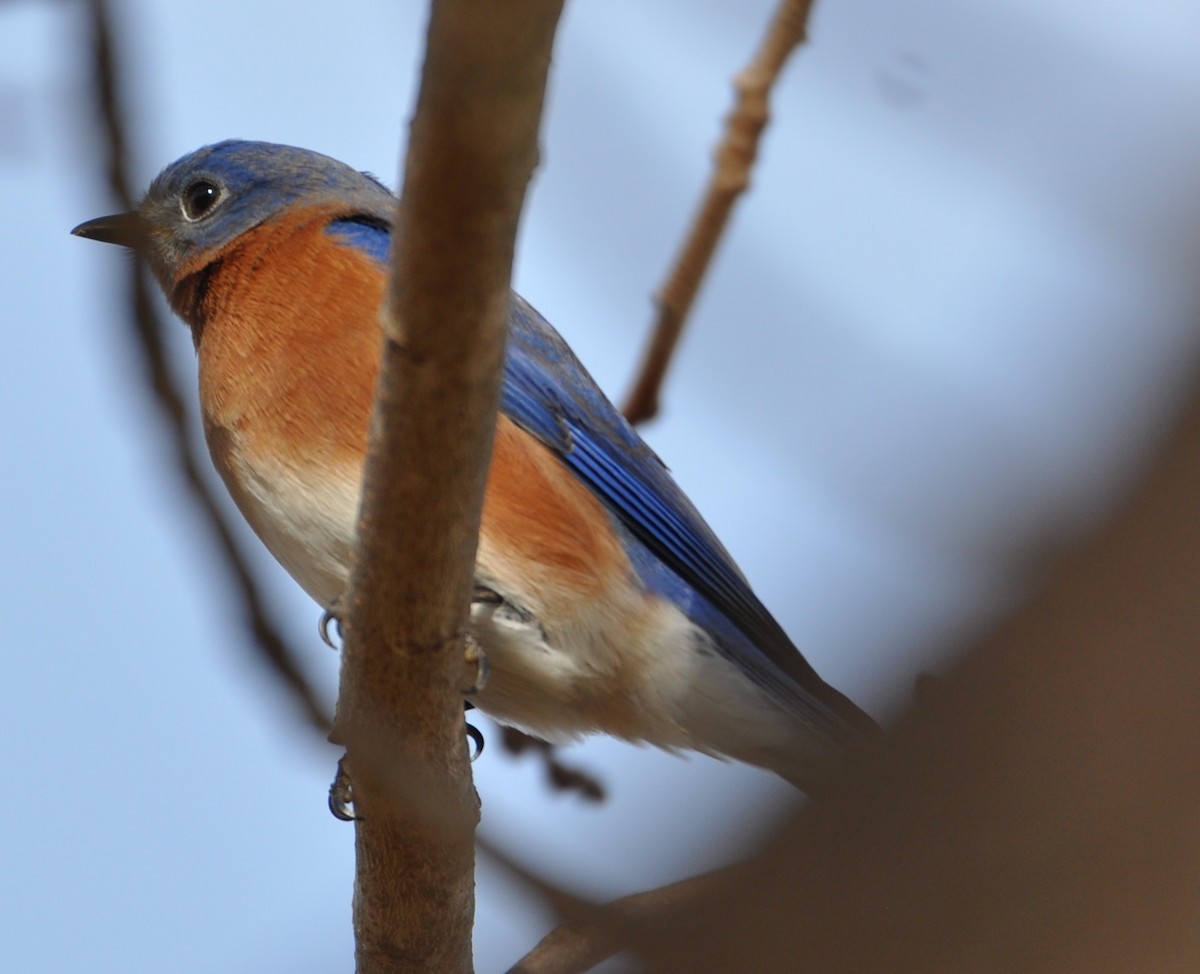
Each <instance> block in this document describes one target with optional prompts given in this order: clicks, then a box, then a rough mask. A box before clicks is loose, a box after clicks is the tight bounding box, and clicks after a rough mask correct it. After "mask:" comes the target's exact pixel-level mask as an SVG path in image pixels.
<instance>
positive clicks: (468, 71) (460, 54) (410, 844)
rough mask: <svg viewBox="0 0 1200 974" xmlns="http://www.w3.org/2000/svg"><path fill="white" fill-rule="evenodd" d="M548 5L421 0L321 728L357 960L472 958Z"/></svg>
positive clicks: (443, 965) (466, 966) (550, 28)
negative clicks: (513, 390) (488, 634)
mask: <svg viewBox="0 0 1200 974" xmlns="http://www.w3.org/2000/svg"><path fill="white" fill-rule="evenodd" d="M561 6H562V0H519V2H518V0H435V2H434V3H433V8H432V15H431V19H430V25H429V33H428V39H427V47H426V56H425V64H424V69H423V74H422V80H421V91H420V96H419V98H418V103H417V109H416V113H415V115H414V118H413V123H412V130H411V135H410V139H409V148H408V157H407V160H406V164H405V168H404V189H403V193H402V196H401V201H400V205H399V209H398V216H397V223H396V232H395V236H394V240H393V247H392V261H393V267H392V275H391V280H390V287H389V292H388V298H387V302H388V303H387V308H386V309H385V312H384V314H383V316H382V318H383V320H382V325H383V338H384V340H383V348H382V354H381V360H380V373H379V380H378V385H377V388H376V403H375V410H374V415H373V417H372V423H371V434H370V443H369V451H368V454H369V455H368V459H367V463H366V467H365V469H364V485H363V499H362V509H361V514H360V519H359V525H358V544H357V549H356V552H355V562H354V568H353V571H352V573H351V579H350V586H349V598H348V601H347V608H348V613H347V617H346V627H345V642H344V646H343V652H342V674H341V684H340V690H339V696H338V707H337V720H336V734H337V737H338V739H339V740H340V741H342V742H343V743H345V744H346V747H347V757H346V769H347V771H348V774H349V778H350V782H351V785H352V788H353V797H354V808H355V812H356V815H358V816H359V818H358V819H357V822H356V848H357V857H358V872H357V882H356V888H355V896H354V929H355V939H356V945H357V951H356V955H357V965H358V966H357V970H358V971H359V974H381V972H388V974H392V972H402V971H403V972H416V971H439V972H465V971H470V970H471V967H472V963H471V928H472V921H473V917H474V828H475V824H476V821H477V819H478V800H477V798H476V796H475V793H474V789H473V788H472V786H471V774H470V765H469V763H468V758H467V748H466V744H465V735H464V732H463V718H462V698H461V696H460V693H459V691H460V689H461V685H462V675H463V651H464V645H463V640H462V633H463V631H464V628H465V624H466V618H467V606H468V600H469V598H470V593H471V588H472V579H473V574H474V564H475V548H476V543H477V536H478V531H479V521H480V511H481V508H482V502H483V491H484V484H485V481H486V476H487V467H488V460H489V456H490V452H491V441H492V434H493V432H494V429H495V424H496V409H497V404H498V400H499V391H500V375H501V368H502V365H503V359H504V344H505V337H506V333H507V320H508V312H509V306H510V290H509V287H510V285H509V279H510V276H511V270H512V256H513V246H514V240H515V237H516V230H517V223H518V219H519V216H520V211H521V206H522V203H523V201H524V195H525V189H526V186H527V183H528V181H529V178H530V175H531V174H532V171H533V167H534V164H535V162H536V159H537V133H538V127H539V123H540V118H541V109H542V103H543V99H544V92H545V83H546V77H547V73H548V70H549V62H550V49H551V45H552V42H553V38H554V32H555V28H556V25H557V21H558V16H559V13H560V12H561Z"/></svg>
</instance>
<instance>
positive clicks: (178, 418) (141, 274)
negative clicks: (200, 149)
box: [87, 0, 330, 734]
mask: <svg viewBox="0 0 1200 974" xmlns="http://www.w3.org/2000/svg"><path fill="white" fill-rule="evenodd" d="M87 9H88V14H89V19H90V31H89V38H90V41H91V60H92V74H93V79H94V84H93V85H92V89H91V91H92V95H93V97H94V98H95V111H96V115H97V117H98V119H99V120H100V123H101V127H102V131H103V135H104V149H105V171H106V176H107V180H108V185H109V188H110V189H111V190H112V193H113V195H114V196H115V197H116V199H117V200H118V201H119V202H120V204H121V207H122V208H123V209H125V210H132V209H133V208H134V207H135V206H136V205H137V200H136V198H135V196H134V193H133V189H132V182H131V180H130V178H129V168H130V167H129V152H128V149H127V145H126V138H125V133H126V131H127V129H128V124H127V121H126V120H127V119H128V118H129V117H130V112H129V111H128V109H127V108H126V106H125V105H124V104H123V103H122V88H123V85H122V79H123V77H124V72H123V70H122V68H121V58H120V55H119V51H118V48H117V43H116V39H115V37H114V33H113V29H112V17H111V15H110V14H109V10H108V3H107V2H106V0H90V2H89V3H88V5H87ZM128 267H129V276H128V279H127V282H126V287H127V289H128V292H129V305H130V308H131V309H132V313H131V314H130V315H129V318H128V321H129V322H130V324H131V325H132V326H133V328H132V333H131V336H130V337H131V341H132V344H133V346H134V348H135V349H136V350H137V352H138V354H140V356H141V360H142V377H143V379H144V380H145V384H146V387H147V389H148V391H149V392H150V394H151V398H152V400H153V402H154V404H155V406H156V407H157V408H158V414H159V416H160V417H161V418H162V420H163V421H164V422H165V423H166V425H167V428H168V430H169V431H170V435H171V440H172V442H173V443H174V445H175V461H176V464H177V466H178V469H179V472H180V474H181V475H182V477H183V483H184V484H185V485H186V486H187V488H188V492H189V496H190V497H191V499H192V501H193V502H194V503H195V504H196V507H197V508H198V509H199V511H200V513H201V515H202V517H203V519H204V521H205V523H206V524H207V525H208V527H209V529H210V531H211V533H212V536H213V537H214V538H215V539H216V542H217V548H218V551H219V552H220V554H221V557H222V559H223V560H224V563H225V569H226V570H225V571H224V572H222V575H224V576H225V577H227V578H230V579H232V580H233V581H234V584H235V589H236V594H237V596H238V598H239V599H240V600H241V604H242V617H243V619H244V621H245V624H246V628H247V630H248V631H249V634H250V643H251V645H252V646H254V647H255V648H256V649H257V651H258V656H259V658H260V659H261V660H262V661H263V662H264V663H265V664H266V665H267V667H268V669H269V670H270V671H272V672H273V673H274V674H275V675H276V676H277V677H278V678H279V681H280V682H281V683H282V684H283V685H284V686H285V687H286V688H287V689H288V691H289V692H290V693H291V695H292V697H293V698H294V700H295V702H296V704H297V706H298V707H299V709H300V711H301V712H302V713H303V714H304V716H305V717H306V718H307V720H308V722H309V723H310V724H311V725H312V726H313V727H315V728H316V729H317V730H319V731H320V732H321V733H322V734H327V733H328V732H329V728H330V722H329V716H328V714H327V713H326V711H325V707H324V706H323V705H322V703H321V701H320V700H319V699H318V697H317V694H316V692H315V691H314V690H313V688H312V686H311V684H310V683H309V682H308V679H307V677H305V675H304V671H303V669H302V668H301V666H300V663H299V660H298V657H297V655H296V653H295V652H294V651H293V650H292V648H291V647H290V646H289V645H288V643H287V640H285V639H284V638H283V634H282V633H281V632H280V631H279V628H278V627H277V626H276V625H275V623H274V621H273V620H272V619H271V617H270V614H269V612H268V611H267V607H266V603H265V600H264V599H263V596H262V589H261V587H260V585H259V583H258V579H257V578H256V577H255V575H254V572H253V570H252V569H251V567H250V562H249V561H248V560H247V559H246V557H245V555H243V554H242V549H241V547H240V545H239V543H238V541H237V534H236V533H235V531H234V530H233V527H232V526H231V525H230V523H229V520H228V519H227V518H226V517H225V514H224V512H223V509H222V508H221V506H220V505H219V504H218V503H217V499H216V497H215V496H214V494H213V492H212V490H211V489H210V488H209V486H208V481H207V480H205V479H204V476H203V474H202V473H201V469H202V467H203V465H204V464H205V463H207V460H205V459H201V457H202V456H203V451H202V450H200V449H199V448H198V447H197V444H196V440H195V437H194V435H193V431H194V430H195V429H196V427H197V424H196V422H195V421H194V419H193V418H192V411H191V409H190V408H189V407H188V405H187V402H186V400H185V399H184V397H183V396H182V395H181V394H180V392H179V389H178V386H177V384H176V382H175V377H174V376H173V375H172V373H171V369H170V367H169V366H168V364H167V354H166V347H165V343H164V339H163V336H164V335H165V334H166V327H165V326H164V325H163V322H162V319H161V317H160V316H159V315H158V313H157V312H156V311H155V304H154V300H153V297H152V294H151V292H152V288H151V284H150V278H149V274H148V272H147V270H146V267H145V265H144V264H143V263H142V262H141V261H131V262H130V263H129V264H128Z"/></svg>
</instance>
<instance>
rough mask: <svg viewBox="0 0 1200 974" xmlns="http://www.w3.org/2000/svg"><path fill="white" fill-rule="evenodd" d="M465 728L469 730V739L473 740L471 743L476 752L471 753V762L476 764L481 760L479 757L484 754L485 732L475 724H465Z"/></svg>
mask: <svg viewBox="0 0 1200 974" xmlns="http://www.w3.org/2000/svg"><path fill="white" fill-rule="evenodd" d="M464 726H465V727H466V728H467V737H469V738H470V739H471V743H472V744H473V745H474V750H473V751H472V752H471V762H472V763H474V762H475V761H478V760H479V755H481V754H482V753H483V744H484V741H483V731H481V730H480V729H479V728H478V727H476V726H475V725H474V724H465V725H464Z"/></svg>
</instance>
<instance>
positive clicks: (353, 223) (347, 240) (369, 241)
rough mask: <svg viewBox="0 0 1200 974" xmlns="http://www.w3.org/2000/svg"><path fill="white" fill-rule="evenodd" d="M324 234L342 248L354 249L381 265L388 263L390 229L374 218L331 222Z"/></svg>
mask: <svg viewBox="0 0 1200 974" xmlns="http://www.w3.org/2000/svg"><path fill="white" fill-rule="evenodd" d="M325 232H326V233H328V234H329V235H330V236H331V237H333V238H334V240H336V241H337V242H338V243H339V244H341V245H342V246H344V247H354V248H356V249H357V250H361V251H363V252H364V253H365V254H367V255H368V256H369V257H372V258H374V259H375V260H377V261H379V263H381V264H386V263H387V261H388V251H389V250H390V248H391V245H392V233H391V227H389V226H388V224H387V222H386V221H384V220H381V219H379V217H376V216H366V215H364V216H349V217H342V218H341V219H338V220H331V221H330V223H329V226H327V227H326V228H325Z"/></svg>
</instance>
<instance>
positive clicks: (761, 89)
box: [624, 0, 813, 423]
mask: <svg viewBox="0 0 1200 974" xmlns="http://www.w3.org/2000/svg"><path fill="white" fill-rule="evenodd" d="M812 5H813V0H780V3H779V6H778V7H777V8H776V10H775V15H774V17H773V18H772V19H771V24H770V26H769V27H768V28H767V32H766V34H765V35H764V37H763V40H762V43H761V44H760V45H759V48H758V50H757V51H756V52H755V55H754V59H753V60H752V61H751V62H750V64H749V65H748V66H747V67H746V69H745V70H744V71H742V72H741V73H740V74H739V75H737V77H735V78H734V82H733V83H734V87H735V89H736V90H737V95H738V98H737V103H736V104H735V105H734V109H733V111H732V112H731V113H730V115H729V118H728V119H727V120H726V123H725V133H724V135H723V136H722V138H721V142H720V144H719V145H718V146H717V151H716V164H715V166H714V168H713V173H712V177H711V178H710V180H709V183H708V186H707V187H706V189H705V191H704V199H703V202H702V203H701V205H700V208H699V210H698V212H697V214H696V219H695V222H694V223H693V224H692V227H691V230H690V231H689V233H688V236H687V239H686V240H685V241H684V244H683V248H682V250H681V251H680V252H679V255H678V257H677V258H676V260H675V265H674V266H673V267H672V268H671V271H670V273H669V274H668V275H667V280H666V282H665V283H664V284H663V286H662V289H661V290H660V291H659V293H658V296H657V298H656V304H657V305H658V317H657V318H656V320H655V323H654V330H653V332H652V333H651V338H650V345H649V347H648V348H647V349H646V352H645V354H644V356H643V358H642V365H641V369H640V372H639V375H638V378H637V380H636V382H635V383H634V387H633V391H632V392H631V393H630V394H629V398H628V399H627V400H626V402H625V406H624V413H625V416H626V418H627V419H628V420H629V421H630V422H631V423H642V422H645V421H646V420H648V419H653V418H654V417H655V416H656V415H658V408H659V406H658V397H659V390H660V389H661V388H662V384H663V379H664V378H665V376H666V373H667V366H668V365H669V364H670V362H671V356H672V355H673V354H674V351H675V346H676V345H677V344H678V342H679V336H680V334H681V333H682V332H683V325H684V321H685V320H686V319H687V315H688V312H689V311H690V310H691V307H692V302H693V301H695V299H696V294H697V292H698V291H699V290H700V282H701V281H702V280H703V279H704V274H705V272H706V271H707V270H708V265H709V262H710V261H711V260H712V257H713V254H714V253H715V252H716V249H717V243H718V242H719V241H720V239H721V234H722V233H724V232H725V226H726V224H728V222H729V217H730V214H731V213H732V212H733V206H734V204H735V203H736V202H737V200H738V197H740V196H741V195H742V193H743V192H745V190H746V188H747V187H748V186H749V185H750V170H751V169H752V168H753V166H754V161H755V159H757V158H758V143H759V139H760V137H761V136H762V132H763V129H764V128H766V125H767V121H768V120H769V118H770V113H769V111H768V97H769V96H770V93H771V88H772V87H774V85H775V82H776V80H777V79H778V77H779V73H780V71H782V70H783V65H784V63H785V62H786V61H787V58H788V55H790V54H791V53H792V51H794V50H795V49H796V48H797V47H798V46H799V45H800V44H802V43H803V42H804V39H805V37H806V33H805V32H806V27H807V24H808V13H809V10H810V9H811V8H812Z"/></svg>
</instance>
